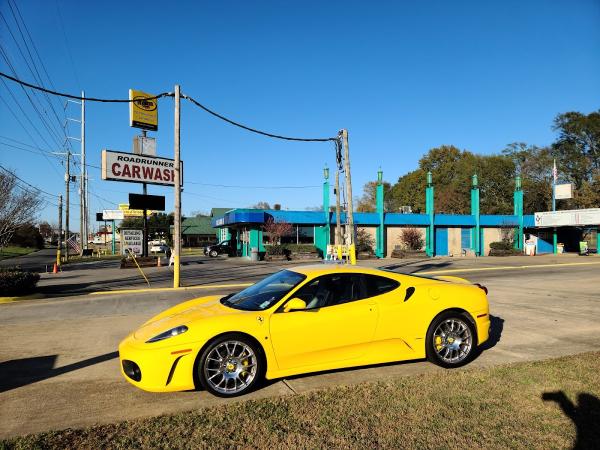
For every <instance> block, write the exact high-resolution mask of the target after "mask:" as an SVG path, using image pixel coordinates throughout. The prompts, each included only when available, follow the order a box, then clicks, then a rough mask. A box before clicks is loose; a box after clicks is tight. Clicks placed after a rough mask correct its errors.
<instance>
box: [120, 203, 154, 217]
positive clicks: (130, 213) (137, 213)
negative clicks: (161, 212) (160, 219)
mask: <svg viewBox="0 0 600 450" xmlns="http://www.w3.org/2000/svg"><path fill="white" fill-rule="evenodd" d="M119 209H120V210H121V211H123V216H124V217H144V210H142V209H129V203H119ZM153 213H154V211H150V210H146V216H151V215H152V214H153Z"/></svg>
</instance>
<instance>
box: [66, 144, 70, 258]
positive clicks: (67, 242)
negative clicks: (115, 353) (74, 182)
mask: <svg viewBox="0 0 600 450" xmlns="http://www.w3.org/2000/svg"><path fill="white" fill-rule="evenodd" d="M65 183H66V184H67V185H66V195H65V203H66V204H65V262H67V261H68V260H69V233H70V232H69V184H70V183H71V152H70V151H69V150H68V149H67V172H66V174H65Z"/></svg>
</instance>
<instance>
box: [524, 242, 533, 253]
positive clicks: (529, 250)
mask: <svg viewBox="0 0 600 450" xmlns="http://www.w3.org/2000/svg"><path fill="white" fill-rule="evenodd" d="M525 254H526V255H527V256H535V244H534V243H533V242H525Z"/></svg>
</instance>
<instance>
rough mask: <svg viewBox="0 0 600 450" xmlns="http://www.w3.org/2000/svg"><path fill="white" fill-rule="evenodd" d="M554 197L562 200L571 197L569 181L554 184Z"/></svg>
mask: <svg viewBox="0 0 600 450" xmlns="http://www.w3.org/2000/svg"><path fill="white" fill-rule="evenodd" d="M554 198H555V199H556V200H563V199H567V198H573V185H572V184H571V183H563V184H557V185H555V186H554Z"/></svg>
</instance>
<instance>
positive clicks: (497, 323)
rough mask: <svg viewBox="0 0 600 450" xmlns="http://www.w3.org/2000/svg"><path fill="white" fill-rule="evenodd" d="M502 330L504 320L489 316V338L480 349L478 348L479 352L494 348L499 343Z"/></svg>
mask: <svg viewBox="0 0 600 450" xmlns="http://www.w3.org/2000/svg"><path fill="white" fill-rule="evenodd" d="M503 330H504V319H503V318H501V317H497V316H493V315H491V314H490V336H489V338H488V340H487V341H485V342H484V343H483V345H482V346H481V347H479V350H480V351H485V350H489V349H490V348H492V347H495V346H496V344H497V343H498V342H500V339H501V337H502V331H503Z"/></svg>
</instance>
